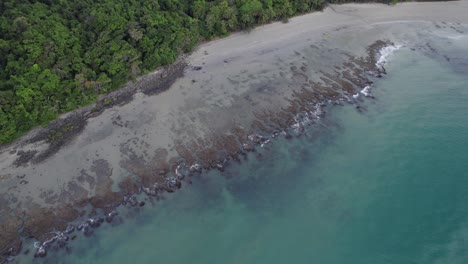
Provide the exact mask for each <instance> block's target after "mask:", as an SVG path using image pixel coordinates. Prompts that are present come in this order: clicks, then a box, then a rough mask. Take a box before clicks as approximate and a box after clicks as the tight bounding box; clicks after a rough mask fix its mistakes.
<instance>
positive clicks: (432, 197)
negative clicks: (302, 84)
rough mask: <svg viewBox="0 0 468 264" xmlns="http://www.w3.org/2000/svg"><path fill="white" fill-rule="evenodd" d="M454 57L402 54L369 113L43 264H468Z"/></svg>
mask: <svg viewBox="0 0 468 264" xmlns="http://www.w3.org/2000/svg"><path fill="white" fill-rule="evenodd" d="M455 46H457V45H455ZM461 46H463V45H461ZM461 46H460V47H461ZM457 47H458V46H457ZM460 49H461V48H460ZM460 49H454V50H456V52H457V54H459V55H460V54H467V53H466V51H465V52H460ZM454 52H455V51H454ZM465 56H466V55H465ZM457 58H458V60H456V61H454V62H447V61H443V60H438V59H435V58H431V57H429V56H426V55H423V54H421V53H418V52H415V51H411V50H409V49H405V48H403V49H401V50H399V51H397V52H396V53H395V54H394V55H393V57H392V58H391V61H390V63H389V64H388V65H387V66H386V68H387V71H388V72H389V73H390V74H389V75H387V76H386V77H385V78H384V79H381V80H379V81H378V82H377V83H376V84H375V86H374V87H373V88H372V93H373V94H374V95H375V96H376V98H377V99H375V100H371V99H368V100H365V101H364V102H363V103H362V109H363V112H362V113H359V112H358V111H357V110H356V109H355V108H354V106H351V105H348V106H345V107H333V108H331V107H328V109H326V110H327V111H328V112H327V114H326V118H325V119H322V120H321V121H319V123H318V124H315V125H312V126H311V127H309V128H308V129H307V130H306V134H305V135H303V136H302V137H300V138H297V139H292V140H286V139H284V138H279V139H277V140H275V141H273V142H272V143H270V144H268V145H266V146H265V148H264V149H262V150H261V151H259V152H256V153H253V154H251V155H250V156H249V157H248V159H247V161H246V162H244V163H242V164H233V165H231V166H230V167H229V168H228V169H227V170H226V171H225V172H224V173H220V172H210V173H208V174H205V175H202V176H197V177H196V178H191V181H192V184H188V182H185V186H184V188H182V189H181V190H180V191H178V192H176V193H175V194H167V195H166V196H165V199H164V200H163V201H159V202H156V203H154V204H152V203H151V202H150V201H147V202H146V206H145V209H144V210H141V209H139V208H133V209H130V210H121V216H122V219H123V223H122V224H120V225H118V226H116V227H112V226H110V225H104V226H103V227H101V228H100V229H97V230H95V232H94V236H92V237H90V238H86V237H84V236H79V237H78V238H77V239H76V240H75V241H73V242H71V243H69V245H68V247H69V250H68V251H69V253H67V252H66V251H65V250H62V251H59V252H49V256H48V257H47V258H45V259H36V260H34V261H35V262H36V261H37V262H47V263H130V262H133V263H153V262H161V263H166V264H170V263H203V264H207V263H322V264H325V263H333V264H335V263H336V264H338V263H340V264H343V263H363V264H364V263H369V264H379V263H425V264H426V263H452V264H457V263H468V209H467V207H466V201H467V200H468V172H467V169H468V155H467V154H468V153H467V148H466V146H468V103H467V101H468V76H466V75H464V74H463V73H464V72H466V70H467V69H466V68H464V67H467V64H466V62H467V61H468V60H467V58H466V57H463V56H458V57H457ZM219 174H222V175H219ZM127 214H129V215H131V216H130V217H127V216H126V215H127ZM29 254H31V253H29ZM22 258H23V257H19V258H17V259H18V260H21V261H22V262H23V260H22ZM28 259H30V255H29V257H28ZM24 262H26V260H24Z"/></svg>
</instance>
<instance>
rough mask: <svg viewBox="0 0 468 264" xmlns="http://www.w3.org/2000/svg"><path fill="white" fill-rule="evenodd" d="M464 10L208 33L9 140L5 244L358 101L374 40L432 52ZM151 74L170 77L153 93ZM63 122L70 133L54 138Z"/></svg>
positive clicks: (107, 208) (377, 7)
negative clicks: (129, 90)
mask: <svg viewBox="0 0 468 264" xmlns="http://www.w3.org/2000/svg"><path fill="white" fill-rule="evenodd" d="M467 14H468V1H455V2H432V3H403V4H398V5H395V6H388V5H381V4H346V5H332V6H330V7H328V8H326V9H325V10H324V11H323V12H316V13H312V14H308V15H303V16H299V17H295V18H292V19H291V20H290V21H289V22H288V23H280V22H278V23H273V24H269V25H264V26H261V27H258V28H255V29H254V30H252V31H251V32H248V33H236V34H233V35H231V36H229V37H227V38H224V39H219V40H215V41H212V42H208V43H205V44H203V45H201V46H200V47H198V49H197V50H196V51H195V52H193V53H192V54H191V55H189V56H188V57H187V58H186V60H185V61H184V63H187V66H186V67H185V70H184V72H183V73H184V74H183V76H180V78H176V77H179V75H174V76H169V77H168V80H167V83H163V84H159V83H158V84H153V83H151V81H148V80H151V79H148V78H149V77H142V78H140V81H138V82H136V83H132V84H129V86H131V87H133V88H134V89H135V91H136V92H135V93H134V94H133V95H132V98H131V100H126V101H125V102H123V103H122V104H117V105H114V106H112V107H108V108H106V109H104V110H103V111H102V113H99V114H96V115H94V116H93V117H89V118H86V119H84V120H83V119H80V122H81V123H80V124H79V125H75V126H73V125H72V126H71V127H68V128H67V127H65V128H63V127H61V128H59V129H58V130H57V131H55V130H54V131H53V133H51V131H50V130H51V129H50V128H45V129H36V130H35V131H32V132H31V133H29V134H28V135H26V136H25V137H23V138H22V139H20V140H18V141H16V142H14V143H12V144H10V145H8V146H4V147H2V148H1V149H0V169H1V170H0V193H1V195H0V201H1V205H0V212H1V214H0V230H1V232H0V241H1V243H0V250H2V251H5V250H9V249H10V248H12V247H15V248H18V247H19V243H20V242H19V241H20V240H19V235H18V232H17V230H18V229H19V228H20V227H22V229H21V230H22V231H21V234H20V235H21V236H33V237H35V238H36V239H38V240H41V241H44V240H47V239H49V238H50V237H51V235H50V234H49V233H50V232H51V231H53V230H63V229H65V227H66V226H67V225H68V224H69V223H70V222H72V221H76V220H77V219H86V218H89V213H91V215H94V214H95V213H96V210H93V209H96V208H99V209H102V210H103V211H104V212H105V213H109V212H111V211H112V209H113V208H114V207H115V206H117V205H118V204H120V203H121V202H122V201H123V200H124V199H127V198H125V197H124V195H128V194H131V193H133V192H138V191H140V190H141V189H140V187H142V188H143V191H145V192H146V193H147V194H149V195H157V192H159V191H173V190H175V189H177V188H178V187H180V180H181V178H182V177H183V176H184V175H185V174H187V173H188V171H191V172H196V171H199V167H201V168H204V169H210V168H217V169H220V170H222V169H223V166H225V165H226V164H227V163H228V162H229V160H232V159H237V158H238V157H239V155H241V154H242V153H243V152H246V151H250V150H252V149H253V148H254V146H255V145H261V144H266V143H267V140H269V139H270V138H271V137H273V136H276V135H277V134H278V133H280V132H285V131H289V130H288V128H291V127H292V128H294V129H295V130H294V129H293V130H292V131H293V132H294V131H296V130H300V123H299V122H298V121H304V120H305V119H308V120H309V121H310V122H313V119H314V118H319V114H320V112H321V111H322V107H321V105H320V104H322V103H329V104H343V103H347V101H348V100H349V101H350V102H352V103H356V104H357V105H358V104H359V100H360V99H361V98H360V97H359V98H358V99H359V100H358V99H355V98H353V95H356V94H357V95H359V91H360V90H361V89H363V88H364V87H366V86H367V85H370V79H371V77H372V76H369V75H372V74H370V73H369V72H367V71H374V72H375V70H381V71H382V70H383V69H378V67H376V66H375V62H376V61H374V60H375V59H376V58H374V55H375V53H376V52H378V51H380V49H381V48H382V47H384V46H389V45H390V46H395V45H402V46H410V47H411V48H413V49H418V50H419V51H421V52H424V51H425V50H430V49H431V45H438V44H440V45H441V44H443V41H450V38H458V37H466V36H467V35H468V32H467V31H466V30H468V27H467V23H468V15H467ZM429 36H431V37H433V36H439V37H440V39H441V40H440V42H437V43H434V42H433V41H432V42H431V39H430V38H429ZM369 52H371V53H369ZM372 52H373V53H372ZM440 56H443V54H441V55H440ZM161 71H162V70H159V73H161ZM156 76H157V77H159V75H156ZM374 77H378V76H374ZM145 78H147V79H145ZM151 85H154V86H157V85H166V86H169V85H170V87H167V88H169V89H167V90H165V91H162V92H158V93H157V94H155V95H152V94H151V92H148V90H151V89H146V88H145V87H146V86H151ZM140 86H141V87H140ZM143 86H145V87H143ZM150 88H151V87H150ZM154 88H155V87H152V89H154ZM157 89H158V87H156V90H157ZM356 97H358V96H356ZM361 97H362V94H361ZM92 107H93V106H90V107H88V108H85V110H80V111H77V112H79V113H80V114H83V113H84V112H85V113H86V112H87V111H88V110H87V109H90V108H92ZM72 115H73V113H71V114H67V115H65V116H64V117H63V118H66V117H69V116H72ZM72 124H73V123H72ZM67 129H69V130H74V129H76V133H70V134H67V133H68V131H69V130H67ZM41 133H42V134H44V133H45V135H47V136H42V137H37V135H40V134H41ZM288 133H289V132H288ZM64 134H65V137H67V138H66V140H65V143H66V144H65V143H64V144H59V145H57V146H58V147H54V144H55V143H54V142H55V141H54V140H57V138H59V139H60V138H61V137H63V135H64ZM249 135H250V137H249ZM52 147H54V149H53V151H51V149H52ZM176 170H177V171H176ZM181 171H185V172H181ZM89 205H91V206H89ZM13 252H14V250H13Z"/></svg>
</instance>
